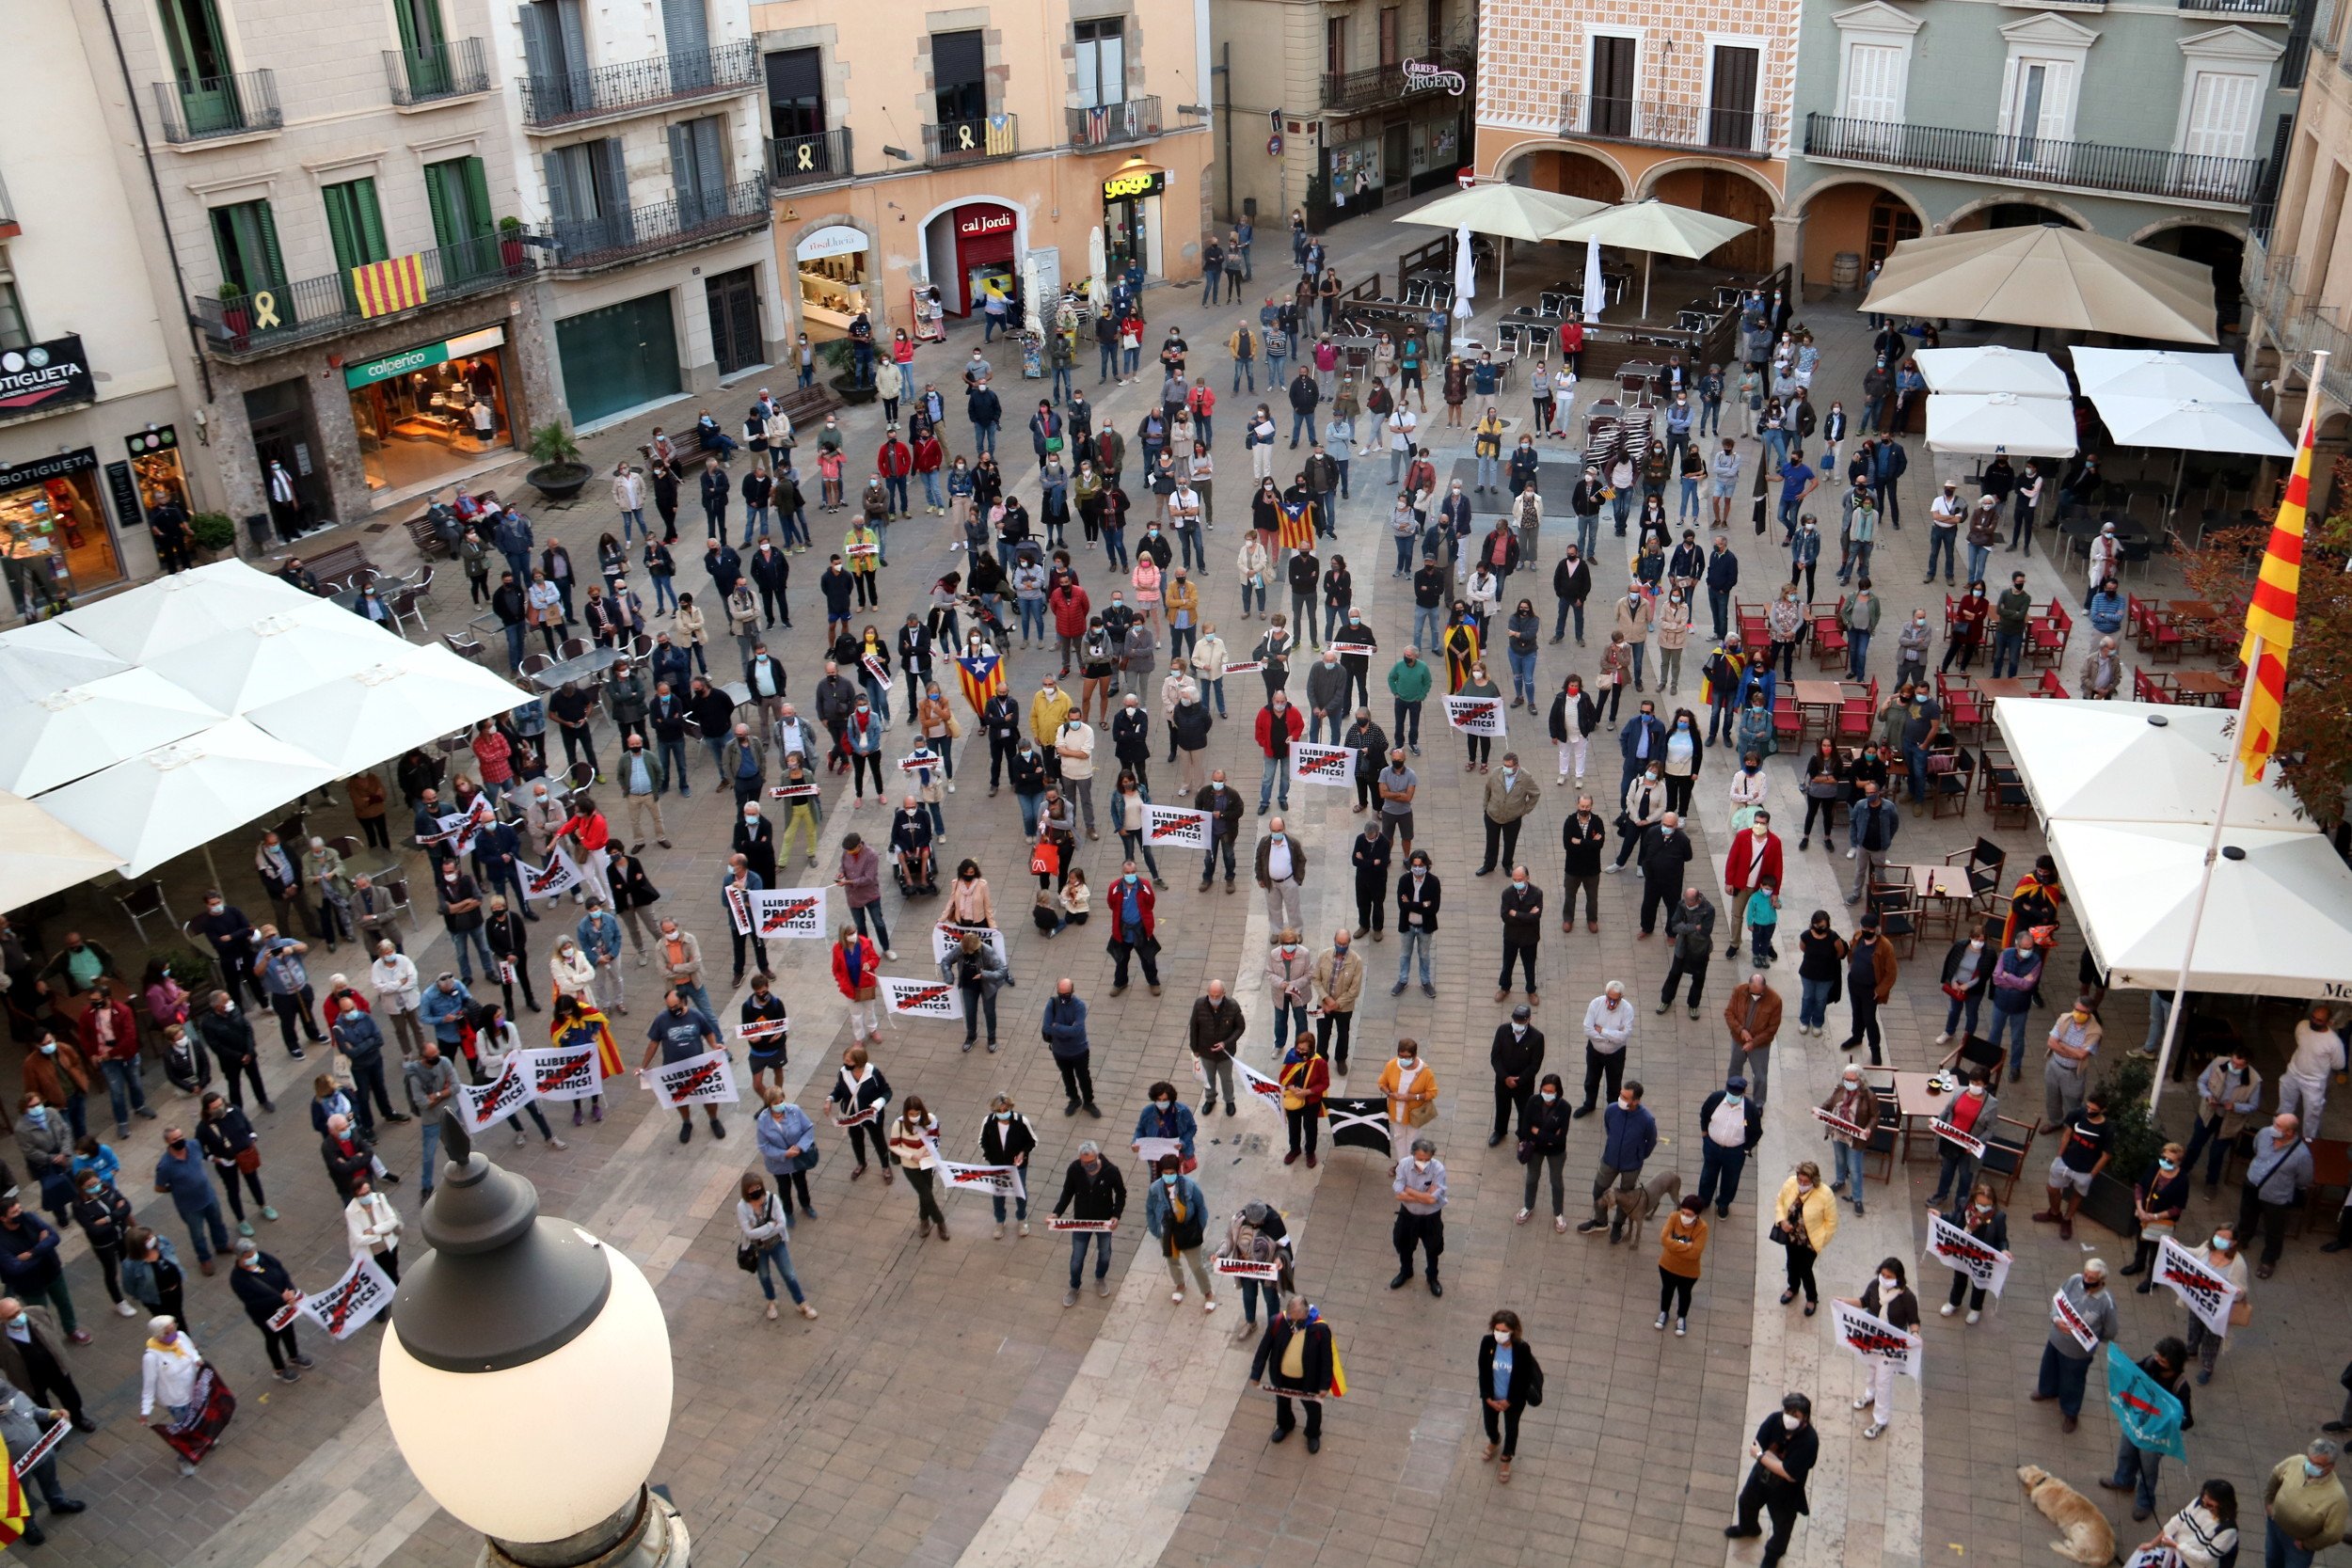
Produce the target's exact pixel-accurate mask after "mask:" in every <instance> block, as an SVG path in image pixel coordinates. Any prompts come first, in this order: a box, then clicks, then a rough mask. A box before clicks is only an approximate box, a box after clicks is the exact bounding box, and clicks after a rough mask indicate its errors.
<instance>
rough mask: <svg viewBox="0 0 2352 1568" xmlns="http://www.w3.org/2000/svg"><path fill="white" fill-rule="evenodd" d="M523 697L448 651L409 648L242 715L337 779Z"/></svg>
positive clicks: (490, 715) (488, 716) (460, 727)
mask: <svg viewBox="0 0 2352 1568" xmlns="http://www.w3.org/2000/svg"><path fill="white" fill-rule="evenodd" d="M529 700H530V699H529V697H528V695H527V694H526V693H524V692H522V691H519V690H517V689H515V688H514V687H512V686H509V685H508V684H507V683H506V682H505V681H504V680H501V678H500V677H498V676H497V675H494V674H492V673H490V672H489V671H487V670H485V669H484V668H482V666H480V665H478V664H475V663H473V662H472V661H470V660H469V659H463V658H460V657H457V656H456V655H455V654H453V653H452V652H450V651H449V650H448V649H447V648H443V647H416V646H411V647H410V648H409V650H408V653H407V655H406V656H405V657H402V658H400V659H398V660H395V661H391V662H387V663H382V664H373V665H370V666H369V667H367V668H366V669H363V670H359V671H357V672H355V673H351V674H348V675H342V676H338V677H337V678H335V679H333V680H330V681H326V682H324V683H323V684H321V685H318V686H313V687H311V688H310V689H308V690H306V691H302V692H298V693H296V694H294V695H293V696H289V697H284V698H280V699H279V700H278V701H277V702H274V703H271V704H269V705H267V706H264V707H257V708H254V709H252V710H251V711H249V712H248V713H247V714H246V718H247V719H249V720H251V721H253V723H254V724H255V725H256V726H257V727H259V728H260V729H262V730H263V731H265V732H267V733H268V734H270V735H273V736H277V737H278V738H279V739H281V740H284V741H287V742H289V743H291V744H295V745H299V746H301V747H302V748H303V749H304V750H306V751H309V752H314V753H316V754H317V755H318V756H319V757H320V758H321V759H323V760H324V761H325V762H326V765H327V766H328V767H329V768H333V769H334V770H335V773H336V776H337V777H339V778H342V777H348V776H350V775H351V774H353V773H357V772H358V771H360V770H361V769H362V768H370V767H373V765H375V764H376V763H379V762H382V761H383V760H384V759H385V758H387V757H396V756H398V755H400V754H401V753H402V752H405V751H407V750H408V749H409V748H410V747H411V746H421V745H423V744H425V743H426V742H428V741H431V740H434V739H436V738H437V737H438V736H445V735H450V734H453V733H455V732H457V731H459V730H463V729H467V728H469V727H470V726H472V725H473V724H476V723H479V722H480V721H483V720H485V719H492V718H496V717H497V716H498V715H499V714H501V713H504V712H506V711H507V710H508V709H510V708H512V707H514V706H515V705H517V704H519V703H523V702H527V701H529Z"/></svg>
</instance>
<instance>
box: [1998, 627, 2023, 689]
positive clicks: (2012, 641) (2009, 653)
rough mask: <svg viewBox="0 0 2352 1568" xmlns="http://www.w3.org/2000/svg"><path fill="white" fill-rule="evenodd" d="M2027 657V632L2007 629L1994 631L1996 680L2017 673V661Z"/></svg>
mask: <svg viewBox="0 0 2352 1568" xmlns="http://www.w3.org/2000/svg"><path fill="white" fill-rule="evenodd" d="M2023 657H2026V634H2025V633H2023V632H2014V633H2012V632H2006V631H1996V632H1994V634H1993V672H1992V678H1993V679H1994V680H2000V679H2001V678H2003V677H2004V676H2011V675H2015V674H2016V673H2017V661H2018V660H2019V659H2021V658H2023Z"/></svg>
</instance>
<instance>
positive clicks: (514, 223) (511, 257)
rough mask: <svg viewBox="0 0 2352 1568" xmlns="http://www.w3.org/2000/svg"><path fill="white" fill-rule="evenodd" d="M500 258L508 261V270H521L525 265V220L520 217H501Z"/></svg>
mask: <svg viewBox="0 0 2352 1568" xmlns="http://www.w3.org/2000/svg"><path fill="white" fill-rule="evenodd" d="M499 260H500V261H503V262H505V263H506V270H507V271H508V272H520V271H521V270H522V266H523V220H522V219H520V218H518V217H513V216H508V217H502V218H501V219H499Z"/></svg>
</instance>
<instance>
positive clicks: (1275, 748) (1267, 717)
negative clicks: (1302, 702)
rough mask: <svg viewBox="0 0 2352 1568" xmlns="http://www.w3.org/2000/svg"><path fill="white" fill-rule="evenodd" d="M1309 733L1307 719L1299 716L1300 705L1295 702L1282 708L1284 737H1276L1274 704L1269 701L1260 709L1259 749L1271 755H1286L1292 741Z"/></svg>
mask: <svg viewBox="0 0 2352 1568" xmlns="http://www.w3.org/2000/svg"><path fill="white" fill-rule="evenodd" d="M1306 733H1307V721H1305V720H1304V719H1301V718H1300V717H1299V716H1298V705H1297V704H1295V703H1293V704H1292V705H1290V706H1288V707H1286V708H1284V709H1283V710H1282V738H1281V739H1279V740H1277V739H1275V738H1274V705H1272V704H1271V703H1269V704H1267V705H1265V706H1264V707H1262V708H1260V709H1259V710H1258V750H1259V751H1261V752H1264V753H1265V754H1266V755H1267V756H1270V757H1279V756H1282V755H1285V754H1286V753H1287V752H1289V750H1290V743H1291V742H1292V741H1294V740H1296V739H1297V738H1298V737H1299V736H1302V735H1304V734H1306Z"/></svg>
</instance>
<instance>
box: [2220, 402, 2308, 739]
mask: <svg viewBox="0 0 2352 1568" xmlns="http://www.w3.org/2000/svg"><path fill="white" fill-rule="evenodd" d="M2312 441H2313V431H2312V416H2311V415H2310V414H2309V413H2306V414H2305V415H2304V416H2303V430H2302V434H2301V435H2300V436H2297V437H2296V443H2295V471H2294V472H2293V473H2291V474H2289V475H2288V476H2287V493H2286V499H2284V500H2282V501H2280V503H2279V515H2278V516H2276V517H2274V518H2272V519H2271V523H2270V547H2269V548H2268V549H2266V550H2265V551H2264V552H2263V566H2262V575H2261V576H2260V577H2259V578H2256V579H2255V582H2254V594H2253V597H2252V598H2251V599H2249V600H2248V601H2247V605H2246V641H2245V642H2244V643H2243V644H2242V645H2241V646H2240V647H2239V649H2238V658H2239V660H2240V662H2242V663H2244V664H2245V665H2246V667H2247V671H2248V679H2249V680H2250V681H2251V682H2252V683H2253V690H2252V692H2251V694H2250V695H2249V698H2248V700H2247V705H2246V725H2245V729H2244V733H2242V734H2241V735H2240V736H2238V750H2237V754H2238V760H2239V761H2240V762H2241V763H2243V764H2244V765H2245V768H2246V782H2247V783H2248V784H2260V783H2261V782H2262V776H2263V769H2264V768H2266V767H2268V766H2269V764H2270V757H2271V753H2272V752H2276V751H2277V750H2278V749H2279V715H2280V708H2281V707H2282V706H2283V705H2284V704H2285V702H2286V695H2287V654H2288V652H2289V650H2291V649H2292V648H2294V646H2295V601H2296V594H2297V593H2298V592H2299V591H2300V589H2301V587H2302V578H2303V525H2304V522H2305V520H2306V514H2307V512H2308V510H2309V508H2310V506H2311V496H2312Z"/></svg>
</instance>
